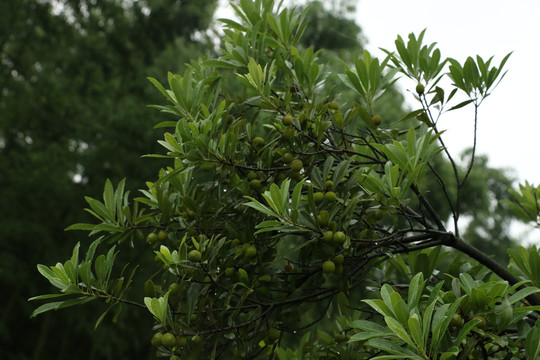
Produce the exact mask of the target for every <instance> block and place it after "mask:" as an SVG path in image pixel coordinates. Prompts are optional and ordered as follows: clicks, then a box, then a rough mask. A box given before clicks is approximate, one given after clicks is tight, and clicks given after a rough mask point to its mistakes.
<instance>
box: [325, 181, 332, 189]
mask: <svg viewBox="0 0 540 360" xmlns="http://www.w3.org/2000/svg"><path fill="white" fill-rule="evenodd" d="M333 187H334V182H333V181H332V180H326V182H325V183H324V188H325V189H326V190H331V189H332V188H333Z"/></svg>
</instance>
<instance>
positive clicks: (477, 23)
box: [356, 0, 540, 184]
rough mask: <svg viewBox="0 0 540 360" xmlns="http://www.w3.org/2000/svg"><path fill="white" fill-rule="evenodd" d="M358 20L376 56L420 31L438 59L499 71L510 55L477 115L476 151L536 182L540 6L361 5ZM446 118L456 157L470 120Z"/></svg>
mask: <svg viewBox="0 0 540 360" xmlns="http://www.w3.org/2000/svg"><path fill="white" fill-rule="evenodd" d="M356 19H357V22H358V24H360V26H361V27H362V29H363V32H364V35H365V36H366V37H367V39H368V41H369V43H368V46H367V48H368V50H369V51H370V52H373V53H374V54H377V55H378V56H380V57H382V56H383V53H382V52H381V51H379V50H378V48H379V47H383V48H386V49H392V50H394V49H395V47H394V40H395V39H396V37H397V35H398V34H399V35H401V37H402V38H404V39H406V38H407V36H408V34H409V33H411V32H414V33H415V34H418V33H420V31H422V30H423V29H425V28H427V31H426V37H425V40H427V42H428V43H432V42H437V44H438V47H439V49H440V50H441V52H442V56H443V57H452V58H455V59H456V60H458V61H460V62H462V61H464V60H465V59H466V58H467V56H473V57H474V56H476V55H480V56H481V57H482V58H483V59H484V60H486V59H488V58H489V57H491V56H494V60H493V61H494V62H492V64H497V65H498V64H499V63H500V61H501V59H502V58H503V57H504V56H505V55H506V54H507V53H509V52H511V51H513V54H512V56H511V57H510V59H509V60H508V62H507V63H506V66H505V68H506V69H507V70H508V73H507V74H506V76H505V78H504V79H503V81H502V82H501V83H500V84H499V86H498V87H497V88H496V89H495V91H494V92H493V94H492V95H491V96H490V97H488V98H487V99H486V100H485V102H484V103H483V104H482V106H481V107H480V109H479V125H478V152H479V153H481V154H487V155H488V156H489V160H490V166H492V167H498V168H499V167H503V168H514V169H515V170H516V172H517V175H518V178H519V179H520V181H523V180H524V179H527V180H529V181H530V182H533V183H535V184H539V183H540V161H539V159H538V156H539V155H540V151H539V147H538V144H539V143H540V115H539V114H540V113H539V112H538V111H537V109H536V108H535V104H536V103H537V102H540V98H539V94H538V93H539V91H538V86H539V84H540V71H539V70H538V64H539V63H540V1H538V0H516V1H513V2H511V3H510V2H509V1H508V0H506V1H502V0H453V1H436V0H407V1H404V0H360V1H359V3H358V8H357V15H356ZM402 87H403V88H405V87H408V88H409V89H410V88H411V84H410V83H406V84H402ZM408 95H409V96H408V98H409V99H410V100H411V101H410V103H411V104H414V101H415V100H414V99H413V98H412V96H411V95H410V94H408ZM450 115H452V116H450ZM443 116H444V115H443ZM447 116H448V117H443V118H442V120H441V123H440V126H441V127H442V128H445V129H448V130H447V134H446V138H447V145H448V147H449V148H450V150H451V152H452V154H458V153H459V152H460V151H461V150H463V149H465V148H467V147H469V146H471V144H472V129H473V128H472V124H473V119H474V118H473V117H471V113H470V112H468V111H466V110H465V111H460V110H457V111H455V112H454V114H452V113H448V114H447Z"/></svg>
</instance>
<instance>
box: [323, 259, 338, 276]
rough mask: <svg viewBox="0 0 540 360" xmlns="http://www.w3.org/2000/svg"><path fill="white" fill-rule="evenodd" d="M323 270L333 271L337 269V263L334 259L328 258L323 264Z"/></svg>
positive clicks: (326, 271)
mask: <svg viewBox="0 0 540 360" xmlns="http://www.w3.org/2000/svg"><path fill="white" fill-rule="evenodd" d="M322 268H323V271H324V272H325V273H333V272H334V271H336V264H334V262H333V261H332V260H326V261H325V262H324V263H323V265H322Z"/></svg>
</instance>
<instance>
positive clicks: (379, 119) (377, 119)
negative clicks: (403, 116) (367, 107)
mask: <svg viewBox="0 0 540 360" xmlns="http://www.w3.org/2000/svg"><path fill="white" fill-rule="evenodd" d="M371 121H373V124H374V125H375V126H379V125H381V123H382V117H381V116H380V115H373V116H372V117H371Z"/></svg>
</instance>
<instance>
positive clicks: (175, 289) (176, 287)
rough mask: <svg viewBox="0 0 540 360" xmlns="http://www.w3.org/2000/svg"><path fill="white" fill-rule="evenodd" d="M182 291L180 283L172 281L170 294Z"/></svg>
mask: <svg viewBox="0 0 540 360" xmlns="http://www.w3.org/2000/svg"><path fill="white" fill-rule="evenodd" d="M179 292H180V285H178V284H177V283H172V284H171V285H169V294H171V295H173V296H174V295H178V293H179Z"/></svg>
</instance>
